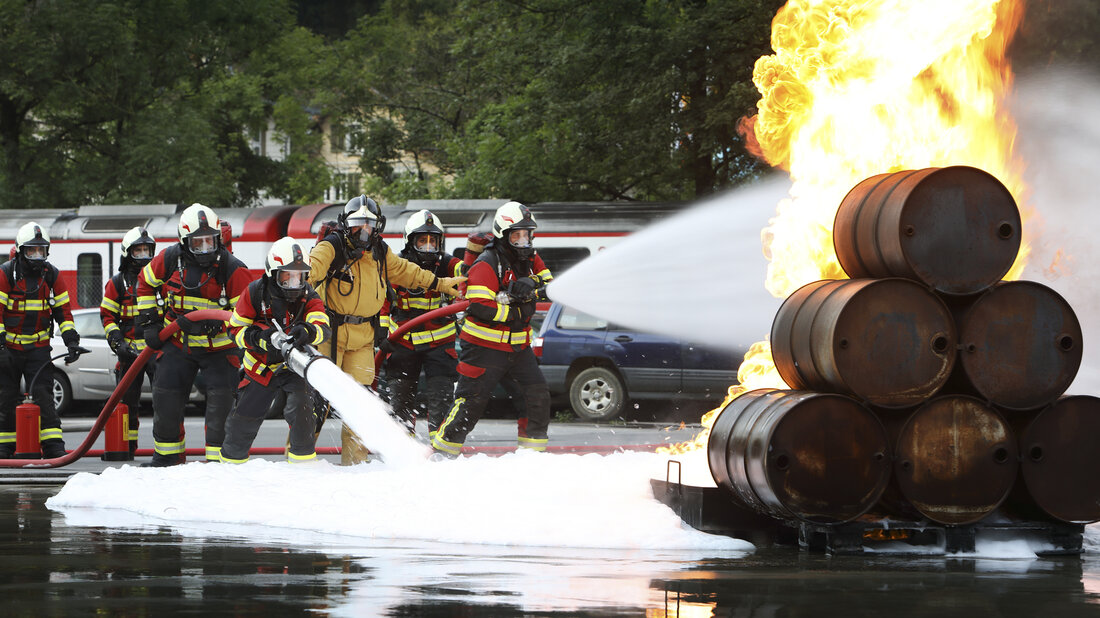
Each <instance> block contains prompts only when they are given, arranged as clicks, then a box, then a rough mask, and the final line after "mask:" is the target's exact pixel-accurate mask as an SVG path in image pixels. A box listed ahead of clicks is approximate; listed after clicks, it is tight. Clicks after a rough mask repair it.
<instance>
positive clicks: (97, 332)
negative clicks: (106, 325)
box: [73, 309, 107, 339]
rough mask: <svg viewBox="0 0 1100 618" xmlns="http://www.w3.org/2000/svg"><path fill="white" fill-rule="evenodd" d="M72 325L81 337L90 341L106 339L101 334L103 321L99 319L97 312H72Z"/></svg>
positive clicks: (105, 336)
mask: <svg viewBox="0 0 1100 618" xmlns="http://www.w3.org/2000/svg"><path fill="white" fill-rule="evenodd" d="M73 325H74V326H76V332H78V333H80V336H81V337H85V338H90V339H106V338H107V335H106V334H105V333H104V332H103V320H102V318H100V317H99V310H98V309H95V310H91V311H76V312H73Z"/></svg>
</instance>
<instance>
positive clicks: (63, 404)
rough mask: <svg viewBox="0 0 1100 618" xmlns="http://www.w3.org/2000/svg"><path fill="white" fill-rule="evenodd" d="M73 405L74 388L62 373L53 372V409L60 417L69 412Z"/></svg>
mask: <svg viewBox="0 0 1100 618" xmlns="http://www.w3.org/2000/svg"><path fill="white" fill-rule="evenodd" d="M72 405H73V387H72V385H71V384H69V379H68V378H66V377H65V374H63V373H61V372H60V371H54V372H53V409H54V410H57V413H58V415H63V414H65V413H66V412H68V411H69V408H70V407H72Z"/></svg>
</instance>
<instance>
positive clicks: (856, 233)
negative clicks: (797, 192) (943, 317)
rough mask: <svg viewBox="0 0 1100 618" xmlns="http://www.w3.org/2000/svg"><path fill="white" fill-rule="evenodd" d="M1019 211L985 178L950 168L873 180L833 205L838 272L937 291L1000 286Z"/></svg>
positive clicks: (1014, 245)
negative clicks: (906, 281)
mask: <svg viewBox="0 0 1100 618" xmlns="http://www.w3.org/2000/svg"><path fill="white" fill-rule="evenodd" d="M1020 231H1021V230H1020V211H1019V209H1018V208H1017V206H1016V200H1015V199H1013V197H1012V194H1011V193H1009V191H1008V189H1006V188H1005V186H1004V185H1003V184H1001V182H1000V181H999V180H997V179H996V178H995V177H993V176H992V175H990V174H989V173H987V172H985V171H982V170H980V169H977V168H974V167H967V166H952V167H942V168H935V167H933V168H927V169H922V170H907V171H901V172H894V173H890V174H879V175H877V176H872V177H870V178H868V179H866V180H864V181H862V182H860V183H859V184H857V185H856V186H855V187H854V188H852V190H851V191H849V192H848V195H847V196H845V197H844V199H843V200H842V201H841V203H840V207H839V208H838V209H837V213H836V219H835V220H834V222H833V246H834V248H835V249H836V255H837V258H838V260H839V261H840V265H841V267H842V268H844V272H846V273H848V276H849V277H851V278H853V279H856V278H863V277H905V278H908V279H915V280H917V281H921V282H923V283H925V284H926V285H928V286H929V287H931V288H932V289H934V290H936V291H937V292H941V293H943V294H949V295H967V294H975V293H977V292H980V291H982V290H984V289H985V288H987V287H989V286H990V285H993V284H994V283H996V282H997V281H1000V280H1001V278H1002V277H1004V275H1005V273H1007V272H1008V270H1009V268H1011V267H1012V263H1013V262H1014V261H1015V259H1016V254H1017V253H1018V252H1019V250H1020V238H1021V234H1020Z"/></svg>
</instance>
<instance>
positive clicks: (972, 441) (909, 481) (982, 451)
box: [894, 395, 1018, 524]
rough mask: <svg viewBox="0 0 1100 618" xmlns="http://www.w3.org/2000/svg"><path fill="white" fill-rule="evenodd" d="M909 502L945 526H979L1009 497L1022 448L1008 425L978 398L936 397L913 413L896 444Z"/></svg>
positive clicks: (899, 474) (897, 472) (898, 467)
mask: <svg viewBox="0 0 1100 618" xmlns="http://www.w3.org/2000/svg"><path fill="white" fill-rule="evenodd" d="M895 452H896V453H897V456H896V458H895V462H894V471H895V475H896V478H897V481H898V487H899V488H900V490H901V493H902V495H904V496H905V499H906V500H908V501H909V503H910V504H911V505H912V506H913V508H915V509H916V510H917V511H919V512H920V513H921V514H922V515H924V516H925V517H927V518H928V519H931V520H932V521H936V522H939V523H941V524H968V523H973V522H976V521H978V520H980V519H982V518H983V517H985V516H986V515H988V514H989V513H991V512H992V511H993V510H994V509H996V508H997V507H998V506H1000V504H1001V502H1002V501H1004V499H1005V498H1006V497H1007V496H1008V492H1009V491H1010V490H1011V489H1012V485H1013V483H1014V482H1015V480H1016V471H1017V469H1018V467H1017V461H1016V456H1017V453H1018V449H1017V446H1016V438H1015V436H1014V435H1013V433H1012V430H1011V429H1010V428H1009V426H1008V423H1007V422H1006V421H1005V419H1004V418H1002V417H1001V415H1000V414H998V413H997V412H996V411H995V410H994V409H993V408H991V407H989V406H987V405H986V404H984V403H982V402H981V401H979V400H978V399H975V398H973V397H967V396H961V395H948V396H944V397H937V398H935V399H933V400H931V401H929V402H928V403H926V404H924V405H923V406H921V407H920V408H918V409H917V410H916V411H915V412H913V414H912V416H910V417H909V420H908V421H907V422H906V423H905V426H904V427H903V428H902V430H901V434H900V435H899V437H898V441H897V444H896V450H895Z"/></svg>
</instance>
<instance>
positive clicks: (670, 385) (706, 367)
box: [533, 303, 745, 421]
mask: <svg viewBox="0 0 1100 618" xmlns="http://www.w3.org/2000/svg"><path fill="white" fill-rule="evenodd" d="M533 347H534V348H535V353H536V355H538V356H539V364H540V366H541V368H542V374H543V375H544V376H545V377H546V381H547V383H548V384H549V386H550V396H551V397H552V398H554V399H556V400H558V401H562V400H568V401H569V405H570V407H571V408H572V409H573V412H574V413H576V415H577V416H579V417H580V418H582V419H585V420H590V421H603V420H610V419H613V418H617V417H620V416H623V415H624V413H625V412H626V410H628V409H629V408H628V405H627V404H628V403H630V402H631V401H632V400H635V399H670V400H672V399H711V400H714V401H715V402H721V401H722V400H723V399H724V398H725V396H726V392H727V391H728V389H729V387H730V386H731V385H733V384H736V383H737V368H738V367H739V366H740V365H741V361H742V359H744V357H745V350H721V349H717V348H712V347H708V346H703V345H699V344H695V343H688V342H685V341H681V340H679V339H673V338H670V337H665V336H662V335H654V334H651V333H645V332H639V331H637V330H632V329H627V328H624V327H621V326H617V325H615V324H611V323H609V322H608V321H607V320H604V319H601V318H597V317H595V316H592V315H589V314H587V313H584V312H582V311H578V310H576V309H573V308H571V307H567V306H565V305H562V304H561V303H553V304H551V305H550V309H549V310H548V311H547V313H546V318H545V319H544V321H543V323H542V328H541V330H540V331H539V336H538V338H537V339H536V340H535V342H534V346H533Z"/></svg>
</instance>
